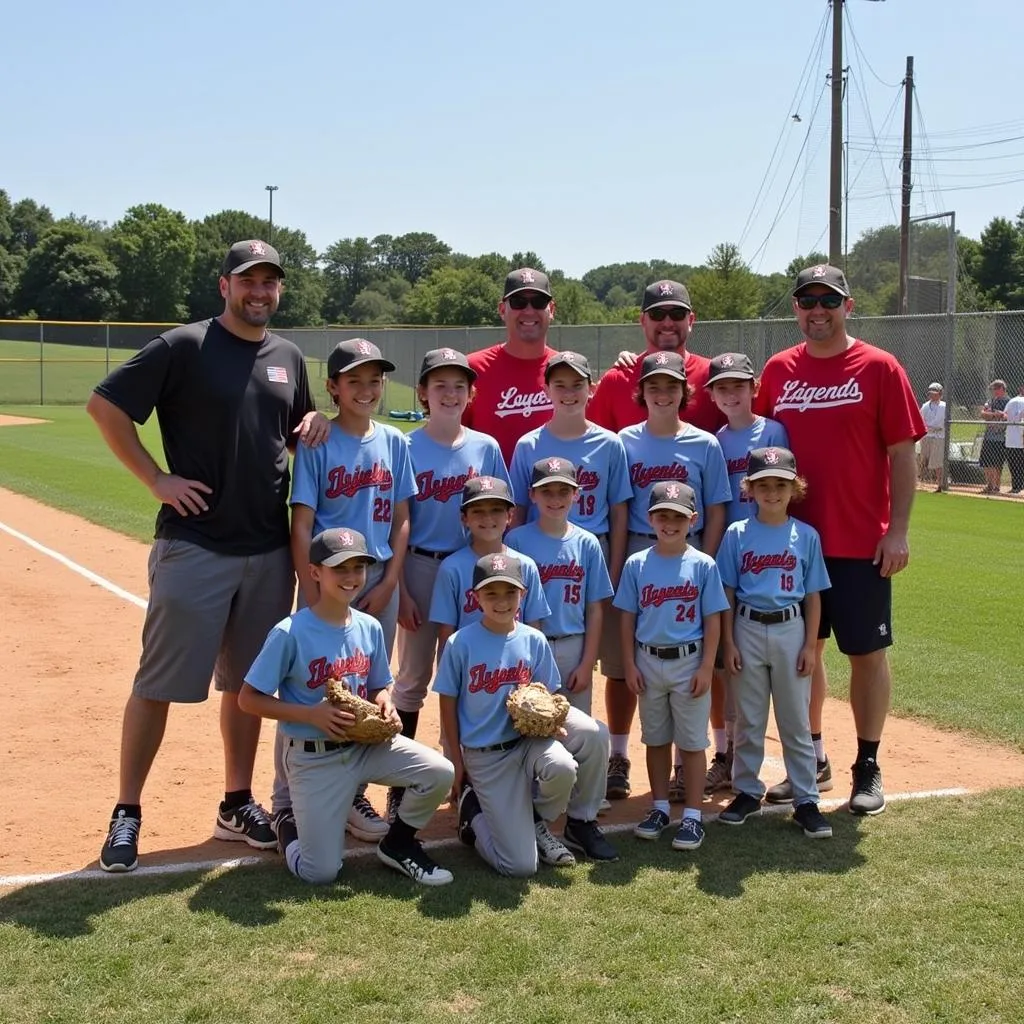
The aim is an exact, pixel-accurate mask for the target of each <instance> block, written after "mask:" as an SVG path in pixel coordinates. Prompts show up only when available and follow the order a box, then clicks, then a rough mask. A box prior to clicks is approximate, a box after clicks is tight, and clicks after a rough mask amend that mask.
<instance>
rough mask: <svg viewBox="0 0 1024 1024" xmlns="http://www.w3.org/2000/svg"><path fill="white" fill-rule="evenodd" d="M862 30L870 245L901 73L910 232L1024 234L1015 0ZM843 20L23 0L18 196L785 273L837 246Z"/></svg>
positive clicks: (722, 3)
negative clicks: (833, 60) (831, 74)
mask: <svg viewBox="0 0 1024 1024" xmlns="http://www.w3.org/2000/svg"><path fill="white" fill-rule="evenodd" d="M846 10H847V20H848V24H850V25H852V30H853V33H854V35H855V37H856V41H857V43H858V44H859V52H858V50H857V49H856V48H855V47H853V46H852V39H849V40H848V41H849V42H850V43H851V45H849V46H848V51H847V55H846V63H847V64H848V65H850V67H851V82H850V105H849V111H850V132H851V137H852V138H851V151H850V164H851V179H855V181H854V184H853V186H852V187H851V199H850V211H849V212H850V239H851V241H853V240H855V239H856V237H857V235H858V234H859V232H860V231H861V230H863V229H864V228H867V227H873V226H878V225H880V224H884V223H895V222H896V219H897V218H898V213H899V137H900V133H901V131H902V98H901V97H900V95H899V90H898V84H899V82H900V81H901V80H902V78H903V74H904V66H905V60H906V57H907V55H908V54H912V55H913V56H914V58H915V78H916V84H917V103H918V106H919V112H920V114H921V115H923V122H924V127H925V129H926V137H920V136H919V137H918V139H917V142H916V143H915V145H916V146H917V147H918V156H919V157H920V158H921V159H920V162H918V163H917V165H916V174H915V178H916V182H917V188H916V189H915V197H914V209H913V212H914V213H915V214H924V213H933V212H937V211H940V210H946V209H955V210H956V211H957V217H958V226H959V227H960V228H961V230H962V231H963V232H965V233H966V234H969V235H972V236H974V237H977V236H978V234H979V233H980V231H981V230H982V228H983V227H984V226H985V224H986V223H988V221H989V220H990V219H991V218H992V217H993V216H1006V217H1010V218H1013V217H1015V216H1016V214H1017V212H1018V211H1019V210H1020V209H1021V207H1022V206H1024V181H1018V182H1016V183H1011V184H1005V185H1001V186H995V187H992V183H993V182H999V181H1011V180H1012V179H1014V178H1019V179H1024V112H1021V110H1020V98H1021V78H1020V70H1019V68H1020V39H1021V38H1022V36H1024V4H1021V3H1019V0H975V2H974V3H972V4H965V3H963V2H957V3H953V2H951V0H887V2H882V3H872V2H868V0H849V2H848V3H847V6H846ZM829 17H830V15H829V12H828V9H827V5H826V3H825V0H704V2H690V0H668V2H663V3H659V4H654V3H646V2H642V0H641V2H635V3H632V4H621V3H611V2H608V0H588V2H582V0H564V2H559V0H552V2H551V3H549V4H547V5H543V4H537V3H515V2H514V0H513V2H509V0H504V2H502V3H494V2H490V0H449V2H447V3H424V2H411V0H395V2H388V0H370V2H363V3H351V2H344V0H338V2H334V3H331V2H327V0H291V2H288V0H283V2H282V0H277V2H273V3H271V2H265V0H255V2H250V3H248V4H220V3H217V4H214V3H209V2H198V0H178V2H177V3H174V4H162V3H160V4H150V3H139V2H127V0H125V2H115V0H96V2H94V3H91V4H83V3H80V2H77V0H76V2H71V0H54V2H50V3H34V4H28V3H25V2H24V0H20V2H19V0H14V6H13V7H11V8H8V13H7V14H6V16H5V19H4V22H5V25H4V27H5V36H6V38H7V40H8V45H7V46H5V48H4V49H5V69H4V70H5V79H6V83H7V86H8V88H7V89H6V90H5V93H6V96H5V101H4V104H3V106H4V115H3V156H2V158H0V187H4V188H6V189H7V191H8V192H9V193H10V194H11V196H12V197H13V198H14V199H19V198H22V197H25V196H30V197H32V198H34V199H36V200H37V201H39V202H43V203H45V204H47V205H48V206H49V207H50V208H51V209H52V210H53V211H54V213H55V214H56V215H58V216H60V215H63V214H66V213H69V212H75V213H78V214H86V215H88V216H90V217H94V218H97V219H101V220H106V221H108V222H111V223H112V222H114V221H116V220H117V219H118V218H119V217H120V216H121V215H122V214H123V213H124V211H125V209H126V208H127V207H129V206H131V205H133V204H135V203H141V202H160V203H163V204H164V205H166V206H169V207H172V208H174V209H179V210H181V211H183V212H184V213H185V214H186V215H187V216H189V217H202V216H205V215H206V214H208V213H212V212H215V211H217V210H220V209H224V208H241V209H245V210H249V211H251V212H253V213H257V214H261V215H265V212H266V208H267V193H266V191H265V190H264V186H265V185H267V184H276V185H278V186H279V191H278V192H277V193H276V195H275V200H274V219H275V222H277V223H282V224H287V225H288V226H290V227H295V228H300V229H302V230H304V231H305V232H306V233H307V235H308V237H309V239H310V241H311V242H312V244H313V245H314V246H316V247H317V248H318V249H319V250H323V249H324V248H326V247H327V246H328V245H329V244H330V243H331V242H332V241H334V240H335V239H337V238H341V237H350V236H356V235H367V236H370V237H372V236H373V235H375V234H379V233H389V234H401V233H404V232H406V231H415V230H422V231H432V232H434V233H435V234H437V235H438V236H439V237H441V238H443V239H444V240H445V241H446V242H448V243H449V244H450V245H452V246H453V247H454V248H455V249H457V250H460V251H463V252H468V253H471V254H478V253H483V252H491V251H498V252H502V253H505V254H511V253H512V252H514V251H516V250H526V249H533V250H535V251H536V252H537V253H539V254H540V256H541V257H542V258H543V259H544V260H545V262H546V263H547V265H548V266H549V267H560V268H562V269H564V270H565V271H566V272H567V273H569V274H571V275H579V274H582V273H583V272H584V271H585V270H587V269H589V268H590V267H593V266H597V265H599V264H602V263H610V262H618V261H625V260H631V259H651V258H661V259H668V260H673V261H679V262H687V263H700V262H702V261H703V260H704V259H705V258H706V257H707V255H708V253H709V252H710V250H711V248H712V247H713V246H714V245H715V244H716V243H718V242H727V241H731V242H737V243H740V244H741V249H742V252H743V254H744V257H745V258H746V259H747V260H749V261H750V262H751V264H752V266H753V267H754V269H756V270H759V271H762V272H768V271H771V270H781V269H784V268H785V266H786V264H787V263H788V262H789V260H790V259H791V258H792V257H793V256H794V255H797V254H801V253H805V252H807V251H809V250H810V249H811V248H813V247H815V246H817V247H818V248H825V249H827V233H826V232H827V223H828V221H827V195H828V166H827V149H828V124H827V116H828V96H827V93H826V91H825V90H826V86H825V83H824V74H825V72H826V71H827V66H828V64H829V62H830V50H829V43H828V38H827V32H826V36H825V46H824V48H822V49H821V50H820V59H819V60H818V61H817V63H816V62H815V56H816V55H818V54H819V51H818V48H817V47H816V40H817V39H818V38H819V35H820V32H821V30H822V29H823V28H825V29H827V28H828V24H827V20H828V18H829ZM808 67H809V72H808V74H807V75H804V74H803V71H804V69H805V68H808ZM801 81H803V82H804V84H805V86H806V87H805V88H803V89H801V88H800V85H801ZM883 83H886V84H883ZM793 113H798V114H799V115H800V117H801V121H800V123H799V124H798V123H796V122H795V121H793V120H791V116H790V115H791V114H793ZM869 117H870V123H869ZM875 134H877V135H880V136H884V137H883V138H882V139H881V140H880V142H879V146H880V150H876V149H875V143H874V135H875ZM1015 136H1022V138H1021V139H1019V140H1018V141H1016V142H1007V141H1002V140H1008V139H1012V138H1013V137H1015ZM801 146H803V150H802V153H803V155H802V157H801V156H800V154H801ZM926 146H927V147H928V148H929V149H930V151H931V155H932V157H933V159H932V160H931V161H926V160H925V153H924V149H925V147H926ZM776 150H777V152H776V160H775V164H774V165H773V166H774V168H775V170H774V173H773V175H771V176H770V177H769V187H768V188H767V189H766V191H765V192H764V195H763V196H762V198H761V200H759V201H758V202H756V203H755V198H756V196H757V194H758V191H759V187H760V186H761V183H762V181H763V180H764V179H765V174H766V171H768V169H769V161H770V159H771V157H772V153H773V151H776ZM791 176H792V180H793V184H792V185H791V186H790V188H789V190H788V191H786V189H785V186H786V183H787V181H788V180H789V179H790V177H791ZM978 186H985V187H978ZM776 218H777V221H778V222H777V224H775V226H774V227H772V222H773V221H774V220H776Z"/></svg>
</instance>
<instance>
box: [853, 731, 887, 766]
mask: <svg viewBox="0 0 1024 1024" xmlns="http://www.w3.org/2000/svg"><path fill="white" fill-rule="evenodd" d="M881 742H882V741H881V740H862V739H861V738H860V737H859V736H858V737H857V760H858V761H860V762H864V761H875V762H877V761H878V744H879V743H881Z"/></svg>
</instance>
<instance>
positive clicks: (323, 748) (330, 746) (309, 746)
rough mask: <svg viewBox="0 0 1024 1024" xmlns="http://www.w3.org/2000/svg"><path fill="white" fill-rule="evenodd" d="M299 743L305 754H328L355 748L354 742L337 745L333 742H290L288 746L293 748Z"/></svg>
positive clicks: (346, 741) (347, 741)
mask: <svg viewBox="0 0 1024 1024" xmlns="http://www.w3.org/2000/svg"><path fill="white" fill-rule="evenodd" d="M300 742H301V743H302V749H303V750H304V751H305V752H306V753H307V754H329V753H331V751H332V750H344V749H345V748H346V747H352V746H355V742H356V741H355V740H345V742H344V743H338V742H336V741H335V740H291V741H290V742H289V746H292V747H294V746H295V745H296V744H297V743H300Z"/></svg>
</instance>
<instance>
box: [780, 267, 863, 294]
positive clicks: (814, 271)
mask: <svg viewBox="0 0 1024 1024" xmlns="http://www.w3.org/2000/svg"><path fill="white" fill-rule="evenodd" d="M812 284H823V285H824V286H825V287H826V288H831V289H832V291H834V292H836V293H837V294H839V295H842V296H843V298H844V299H848V298H849V297H850V286H849V285H848V284H847V283H846V275H845V274H844V273H843V272H842V271H841V270H840V269H839V268H838V267H830V266H829V265H828V264H827V263H818V264H817V265H816V266H813V267H804V269H803V270H801V271H800V273H799V274H797V275H796V284H795V285H794V286H793V294H794V295H799V294H800V292H801V290H802V289H804V288H807V287H808V286H809V285H812Z"/></svg>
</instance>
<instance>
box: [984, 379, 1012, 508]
mask: <svg viewBox="0 0 1024 1024" xmlns="http://www.w3.org/2000/svg"><path fill="white" fill-rule="evenodd" d="M988 389H989V391H990V392H991V394H992V397H991V398H990V399H989V400H988V401H987V402H986V403H985V405H984V406H983V407H982V410H981V418H982V419H983V420H986V421H987V423H988V426H987V427H985V436H984V437H983V438H982V441H981V455H980V456H979V457H978V464H979V465H980V466H981V468H982V469H983V470H984V471H985V486H984V487H983V488H982V491H981V493H982V494H998V493H999V488H1000V486H1001V484H1002V477H1003V463H1004V462H1005V461H1006V445H1005V438H1006V413H1005V412H1004V410H1005V409H1006V405H1007V403H1008V402H1009V401H1010V397H1009V395H1007V393H1006V381H1005V380H999V379H998V378H997V379H996V380H994V381H992V383H991V384H989V386H988Z"/></svg>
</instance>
